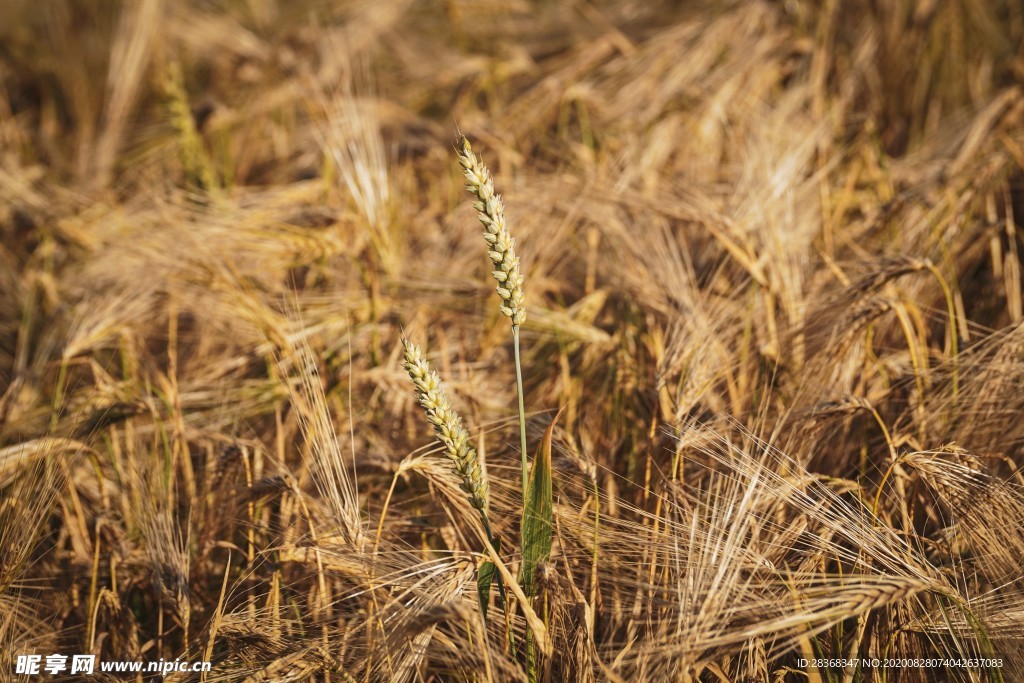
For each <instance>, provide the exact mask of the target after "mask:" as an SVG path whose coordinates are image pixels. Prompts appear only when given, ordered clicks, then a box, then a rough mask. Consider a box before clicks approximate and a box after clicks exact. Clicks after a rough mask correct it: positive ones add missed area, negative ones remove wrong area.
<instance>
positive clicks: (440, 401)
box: [402, 337, 487, 510]
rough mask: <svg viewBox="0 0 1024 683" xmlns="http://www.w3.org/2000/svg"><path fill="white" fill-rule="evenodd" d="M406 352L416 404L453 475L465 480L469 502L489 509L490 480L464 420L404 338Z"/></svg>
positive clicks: (424, 362)
mask: <svg viewBox="0 0 1024 683" xmlns="http://www.w3.org/2000/svg"><path fill="white" fill-rule="evenodd" d="M402 346H403V347H404V349H405V362H404V364H403V365H404V366H405V369H406V371H407V372H408V373H409V377H410V378H411V379H412V383H413V385H414V386H415V387H416V401H417V403H419V404H420V406H422V408H423V410H424V411H426V413H427V420H428V421H429V422H430V424H432V425H434V431H435V432H436V433H437V439H438V441H440V442H441V443H442V444H443V445H444V452H445V456H446V457H447V458H448V459H449V460H451V461H452V462H453V463H454V464H455V469H454V473H455V474H456V475H458V476H459V477H461V478H462V490H463V491H465V492H466V493H467V494H469V503H470V505H472V506H473V507H474V508H476V509H477V510H486V509H487V480H486V479H485V478H484V474H483V470H482V469H481V468H480V459H479V458H478V457H477V453H476V449H475V448H473V447H472V446H471V445H470V443H469V433H468V432H467V431H466V428H465V427H463V426H462V418H461V417H460V416H459V414H458V413H456V412H455V410H454V409H453V408H452V405H451V403H450V402H449V401H448V397H447V396H446V395H445V393H444V390H443V389H442V388H441V378H440V377H439V376H438V374H437V373H436V372H435V371H433V370H431V369H430V363H428V362H427V360H426V359H425V358H424V357H423V352H422V351H421V350H420V348H419V347H418V346H416V345H415V344H413V343H412V342H410V341H409V340H408V339H406V338H405V337H402Z"/></svg>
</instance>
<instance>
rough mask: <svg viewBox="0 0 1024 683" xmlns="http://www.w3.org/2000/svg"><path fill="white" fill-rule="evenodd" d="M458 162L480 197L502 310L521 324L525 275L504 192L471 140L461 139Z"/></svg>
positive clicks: (476, 205) (468, 187) (472, 190)
mask: <svg viewBox="0 0 1024 683" xmlns="http://www.w3.org/2000/svg"><path fill="white" fill-rule="evenodd" d="M458 144H459V147H458V152H459V163H460V164H461V165H462V168H463V174H464V175H465V176H466V190H468V191H469V193H470V194H472V195H473V196H475V197H476V198H477V201H476V202H475V203H474V204H473V208H475V209H476V211H477V217H478V218H479V219H480V222H481V223H482V224H483V226H484V239H485V240H487V255H488V256H490V257H491V262H492V263H493V264H494V268H495V269H494V270H493V271H491V275H493V276H494V279H495V280H497V281H498V287H497V291H498V295H499V296H500V297H501V306H500V309H501V312H502V313H503V314H504V315H506V316H508V317H509V318H511V319H512V326H513V327H514V328H518V327H519V326H520V325H522V324H523V321H524V320H526V307H525V306H524V305H523V296H524V295H523V275H522V273H521V272H520V271H519V257H517V256H516V242H515V240H514V239H512V236H511V235H510V234H509V232H508V227H507V226H506V225H505V205H504V203H503V202H502V201H501V196H500V195H496V194H494V179H493V178H492V177H491V172H490V171H489V170H487V167H486V166H484V165H483V163H482V162H481V161H480V159H479V158H477V156H476V154H474V153H473V148H472V147H470V145H469V140H467V139H466V138H465V136H463V137H462V138H461V139H460V140H459V143H458Z"/></svg>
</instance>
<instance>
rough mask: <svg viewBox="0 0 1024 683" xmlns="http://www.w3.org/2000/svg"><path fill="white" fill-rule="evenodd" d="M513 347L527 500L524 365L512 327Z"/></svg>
mask: <svg viewBox="0 0 1024 683" xmlns="http://www.w3.org/2000/svg"><path fill="white" fill-rule="evenodd" d="M512 347H513V348H514V349H515V354H516V393H518V394H519V452H520V456H521V457H522V462H523V499H524V500H525V498H526V486H527V477H528V476H529V472H528V470H529V463H528V462H527V461H526V405H525V403H524V402H523V364H522V361H520V358H519V328H518V327H516V326H513V327H512Z"/></svg>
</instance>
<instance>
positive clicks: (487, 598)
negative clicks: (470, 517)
mask: <svg viewBox="0 0 1024 683" xmlns="http://www.w3.org/2000/svg"><path fill="white" fill-rule="evenodd" d="M491 545H492V546H494V550H495V552H499V553H500V552H501V539H500V538H495V539H494V540H493V541H492V543H491ZM494 569H495V567H494V563H493V562H491V561H490V560H484V561H483V562H481V563H480V566H479V567H478V568H477V570H476V593H477V597H479V598H480V612H481V613H482V614H483V615H484V621H487V608H488V607H489V606H490V603H491V582H492V581H493V580H494ZM498 581H499V582H500V581H501V577H500V576H499V577H498ZM499 588H500V586H499ZM502 602H504V601H502Z"/></svg>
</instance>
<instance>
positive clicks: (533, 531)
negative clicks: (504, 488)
mask: <svg viewBox="0 0 1024 683" xmlns="http://www.w3.org/2000/svg"><path fill="white" fill-rule="evenodd" d="M561 414H562V411H561V410H559V411H558V415H555V419H554V420H552V421H551V425H550V426H549V427H548V431H547V433H546V434H544V440H543V441H541V444H540V446H539V447H538V448H537V453H536V454H535V455H534V457H533V468H532V469H531V470H530V482H529V485H528V486H527V490H526V501H525V502H524V504H523V519H522V523H521V525H520V531H521V534H522V546H521V551H522V554H523V565H522V569H521V570H520V577H519V581H520V584H521V585H522V587H523V592H524V593H526V595H527V596H530V597H532V596H533V595H534V583H533V579H534V574H535V573H536V571H537V565H539V564H540V563H541V562H545V561H547V559H548V558H549V557H551V540H552V536H553V532H554V529H553V526H554V513H553V503H552V494H551V437H552V435H553V434H554V431H555V422H557V421H558V417H559V415H561Z"/></svg>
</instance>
